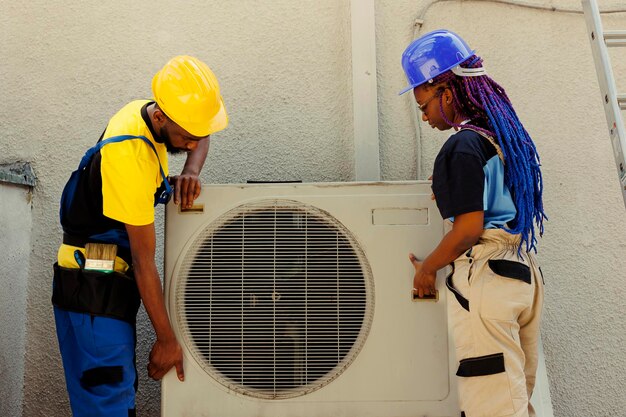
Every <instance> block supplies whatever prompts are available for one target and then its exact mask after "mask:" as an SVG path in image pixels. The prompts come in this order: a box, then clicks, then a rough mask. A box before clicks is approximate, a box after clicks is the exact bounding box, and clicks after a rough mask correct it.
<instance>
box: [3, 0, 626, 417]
mask: <svg viewBox="0 0 626 417" xmlns="http://www.w3.org/2000/svg"><path fill="white" fill-rule="evenodd" d="M431 3H434V4H433V5H432V6H431V7H429V8H426V6H428V5H429V4H431ZM524 3H527V4H535V5H549V6H553V7H567V8H578V9H580V3H579V2H578V0H561V1H556V0H554V1H549V0H545V1H543V0H527V1H524ZM620 3H621V1H617V0H609V1H603V2H602V5H603V7H606V8H615V7H619V6H620ZM422 13H423V16H422ZM418 17H423V18H424V26H423V27H422V28H421V30H420V31H421V33H423V32H425V31H428V30H431V29H435V28H439V27H444V26H447V27H449V28H451V29H453V30H456V31H458V32H459V33H461V34H462V35H463V36H464V37H465V38H466V39H467V40H468V42H470V44H471V45H473V47H474V48H476V49H477V50H478V52H479V53H480V54H481V55H482V56H483V57H484V58H485V61H486V65H487V66H488V70H489V71H490V73H491V74H492V75H493V77H494V78H496V79H497V80H498V81H500V82H501V83H502V84H503V85H504V87H505V88H506V89H507V91H508V93H509V95H510V97H511V99H512V100H513V103H514V105H515V106H516V109H517V110H518V113H519V114H520V116H521V118H522V120H523V121H524V122H525V124H526V127H527V129H528V130H529V132H530V133H531V135H532V136H533V138H534V139H535V141H536V143H537V147H538V149H539V152H540V154H541V156H542V161H543V164H544V177H545V205H546V210H547V212H548V214H549V215H550V216H551V217H550V218H551V220H550V222H549V223H548V224H547V232H546V237H545V238H544V239H543V240H542V242H541V246H540V249H541V254H540V255H541V259H542V261H543V269H544V272H545V273H546V279H547V284H548V287H547V293H546V310H545V320H544V325H543V338H544V343H545V353H546V361H547V366H548V373H549V377H550V381H551V390H552V399H553V403H554V407H555V415H556V416H558V417H570V416H574V417H578V416H580V417H582V416H585V417H587V416H592V417H600V416H611V415H616V416H617V415H622V414H623V410H624V409H626V398H625V397H624V395H623V392H625V391H626V376H625V375H626V372H625V371H626V363H625V359H624V356H623V354H622V353H621V349H622V348H621V346H623V345H624V338H625V336H624V334H626V323H625V322H624V321H623V320H621V318H622V317H621V316H622V314H621V313H623V312H624V311H625V308H624V307H625V304H626V303H625V301H624V299H625V297H624V296H623V291H622V290H621V288H622V287H621V285H620V284H621V283H622V282H621V281H622V280H623V277H624V270H625V269H626V268H625V267H626V265H625V259H626V226H625V222H624V221H625V220H626V211H625V210H624V206H623V203H622V201H621V197H620V194H619V190H618V183H617V179H616V178H615V177H616V173H615V168H614V164H613V159H612V154H611V147H610V144H609V141H608V136H607V133H606V128H605V125H604V123H605V122H604V115H603V113H602V108H601V106H600V98H599V93H598V89H597V82H596V76H595V72H594V68H593V64H592V60H591V51H590V49H589V45H588V41H587V38H586V34H585V24H584V20H583V18H582V15H581V14H576V13H561V12H550V11H541V10H533V9H530V8H522V7H518V6H513V5H503V4H496V3H494V2H491V1H479V2H472V1H464V2H460V1H440V2H429V1H419V0H412V1H410V0H394V1H389V2H387V1H377V2H376V19H377V23H376V36H377V47H378V55H377V66H378V67H377V71H378V89H379V100H378V103H379V121H380V138H381V145H380V146H381V172H382V177H383V178H384V179H386V180H396V179H398V180H399V179H412V178H417V177H418V176H419V177H420V178H425V177H428V175H429V172H430V169H431V168H432V162H433V159H434V156H435V154H436V152H437V150H438V148H439V146H440V145H441V143H442V141H443V140H444V139H445V137H446V134H443V133H440V132H433V131H430V130H428V129H419V130H418V128H417V124H416V123H415V122H414V117H415V116H414V114H413V107H412V104H411V102H410V97H409V96H408V95H407V96H403V97H398V96H397V95H396V93H397V91H399V90H400V89H401V88H402V87H403V86H404V82H405V81H404V78H403V74H402V71H401V69H400V66H399V60H400V54H401V53H402V51H403V49H404V48H405V46H406V45H407V44H408V42H410V40H411V39H412V38H413V37H414V36H415V30H416V28H415V26H414V21H415V19H416V18H418ZM605 25H606V26H607V28H614V29H618V28H621V29H626V14H611V15H607V16H605ZM0 34H1V36H2V39H3V42H2V43H0V56H2V57H3V59H2V60H0V86H1V89H2V92H3V95H4V97H5V100H3V104H2V105H0V126H1V127H2V130H1V131H0V144H1V146H0V149H1V150H2V152H1V153H0V163H1V162H12V161H14V160H29V161H31V162H32V164H33V167H34V169H35V171H36V172H37V174H38V177H39V183H38V186H37V187H36V188H35V192H34V198H33V222H34V223H33V235H32V250H31V260H30V262H31V265H30V274H29V281H28V316H27V317H28V322H27V343H26V346H27V349H26V365H25V378H24V380H25V389H24V403H23V410H24V412H23V415H25V416H40V415H46V416H47V415H54V416H61V415H67V414H68V408H67V397H66V395H65V393H64V383H63V376H62V370H61V367H60V360H59V355H58V351H57V348H56V340H55V336H54V323H53V320H52V317H51V313H52V309H51V307H50V302H49V297H50V280H51V273H50V264H51V262H52V260H53V259H54V257H55V253H56V249H57V246H58V244H59V242H60V234H59V226H58V221H57V210H58V198H59V195H60V192H61V189H62V186H63V184H64V182H65V180H66V179H67V177H68V175H69V173H70V172H71V171H72V170H73V169H74V168H75V166H76V165H77V163H78V161H79V158H80V155H81V154H82V152H83V151H84V150H85V149H86V148H87V147H88V146H89V145H90V144H92V143H93V142H94V141H95V140H96V138H97V137H98V136H99V134H100V133H101V131H102V129H103V128H104V125H105V123H106V120H107V118H108V117H109V116H110V115H111V114H113V113H114V112H115V111H116V110H117V109H118V108H119V107H120V106H122V105H123V104H124V103H125V102H127V101H128V100H130V99H134V98H141V97H148V96H149V95H150V90H149V85H150V79H151V77H152V75H153V73H154V72H155V71H156V70H157V69H158V68H159V67H160V66H161V65H162V64H163V63H164V62H165V61H166V60H167V59H169V58H170V57H171V56H173V55H176V54H179V53H189V54H194V55H197V56H199V57H200V58H202V59H204V60H205V61H206V62H208V63H209V64H210V65H211V66H212V68H213V69H214V70H215V72H216V74H217V76H218V77H219V79H220V81H221V85H222V89H223V95H224V98H225V100H226V104H227V107H228V110H229V114H230V118H231V125H230V127H229V128H228V129H227V130H226V131H224V132H221V133H219V134H217V135H215V138H214V140H213V143H212V145H211V151H210V154H209V158H208V159H207V162H206V165H205V169H204V172H203V180H204V181H205V182H210V183H231V182H241V181H245V180H248V179H254V180H277V179H281V180H292V179H301V180H303V181H328V180H333V181H347V180H351V179H353V170H354V163H353V138H352V101H351V100H352V97H351V93H352V92H351V85H352V84H351V66H350V52H351V45H350V4H349V0H341V1H339V0H321V1H320V0H316V1H313V0H310V1H298V2H294V1H290V0H272V1H270V0H257V1H252V0H243V1H238V2H231V1H223V0H219V1H214V2H203V1H187V2H165V1H150V2H148V1H135V2H124V1H121V0H113V1H109V2H81V1H76V0H74V1H63V2H61V1H58V0H51V1H50V0H49V1H42V0H33V1H30V2H26V3H24V4H18V3H15V2H2V3H0ZM614 56H615V58H614V61H620V62H616V63H617V65H616V67H617V70H616V73H617V74H619V77H620V79H619V81H620V84H621V86H622V89H621V90H622V91H626V79H625V78H624V77H625V76H626V66H625V65H626V59H619V57H620V56H621V57H624V55H619V54H616V55H614ZM422 127H423V126H422ZM420 136H421V140H420V141H419V142H418V138H419V137H420ZM418 143H420V145H419V146H418ZM417 161H419V165H418V163H417ZM181 163H182V161H181V160H180V159H174V161H173V163H172V171H173V172H176V171H178V170H179V169H180V166H181ZM2 198H3V197H2ZM157 228H158V230H161V229H162V217H161V216H159V217H158V219H157ZM161 239H162V236H161V235H159V242H162V240H161ZM159 246H161V245H159ZM161 255H162V254H161V253H159V256H161ZM138 332H139V340H140V345H139V353H138V367H139V370H140V372H141V378H140V389H139V395H138V403H139V404H138V406H139V409H140V411H141V412H142V415H143V416H157V415H158V410H159V389H158V384H156V383H154V382H151V381H150V380H149V379H148V378H147V377H146V375H145V371H144V369H145V364H146V361H147V354H148V350H149V348H150V346H151V342H152V331H151V329H150V326H149V323H148V321H147V318H146V316H145V313H143V312H142V313H141V315H140V318H139V329H138Z"/></svg>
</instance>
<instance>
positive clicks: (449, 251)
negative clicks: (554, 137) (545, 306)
mask: <svg viewBox="0 0 626 417" xmlns="http://www.w3.org/2000/svg"><path fill="white" fill-rule="evenodd" d="M402 67H403V69H404V72H405V74H406V77H407V79H408V82H409V85H408V86H407V87H406V88H405V89H404V90H403V91H402V92H401V94H403V93H405V92H407V91H409V90H412V91H413V95H414V97H415V100H416V102H417V105H418V107H419V110H420V111H421V113H422V120H423V121H424V122H428V123H429V124H430V126H431V127H433V128H436V129H439V130H448V129H454V131H455V132H454V133H453V134H452V135H451V136H450V137H449V138H448V139H447V141H446V142H445V143H444V145H443V146H442V148H441V150H440V151H439V154H438V155H437V158H436V160H435V164H434V169H433V176H432V180H433V185H432V188H433V194H434V198H435V200H436V202H437V207H438V208H439V211H440V213H441V215H442V217H443V218H444V219H450V220H451V221H452V222H453V223H452V229H451V230H450V232H448V233H447V234H446V235H445V236H444V237H443V239H442V240H441V242H440V243H439V245H438V246H437V247H436V248H435V250H433V251H432V253H430V254H429V255H428V256H427V257H426V258H425V259H424V260H423V261H418V260H417V259H416V258H415V255H413V254H410V255H409V258H410V260H411V262H412V263H413V265H414V267H415V276H414V279H413V291H414V293H415V294H416V296H418V297H420V298H421V297H424V296H428V295H431V294H434V292H435V278H436V273H437V271H438V270H439V269H441V268H444V267H445V266H447V265H448V264H451V265H452V267H453V273H452V274H451V275H450V276H449V277H448V278H447V279H446V285H447V287H448V289H449V290H450V291H451V294H452V295H454V299H452V300H451V301H450V302H449V303H448V315H449V323H450V326H451V329H452V332H453V335H454V342H455V346H456V354H457V360H458V361H459V366H458V370H457V376H458V377H459V379H458V386H459V396H460V408H461V410H462V415H463V416H466V417H479V416H485V417H487V416H489V417H497V416H516V417H521V416H533V415H535V413H534V410H533V409H532V406H531V405H530V396H531V394H532V391H533V388H534V384H535V373H536V369H537V341H538V335H539V324H540V318H541V308H542V302H543V277H542V276H541V271H540V269H539V267H538V265H537V261H536V259H535V257H534V252H536V243H537V238H536V233H535V225H536V226H537V227H538V231H539V234H542V233H543V221H544V219H546V216H545V213H544V211H543V203H542V191H543V182H542V178H541V170H540V164H539V156H538V154H537V150H536V148H535V145H534V143H533V141H532V139H531V138H530V136H529V134H528V132H526V129H524V126H523V125H522V123H521V122H520V120H519V118H518V117H517V114H516V113H515V110H514V109H513V106H512V104H511V101H510V100H509V98H508V97H507V95H506V93H505V91H504V89H503V88H502V87H501V86H500V85H498V84H497V83H496V82H495V81H494V80H492V79H491V78H490V77H489V76H488V75H487V73H486V71H485V68H484V67H483V65H482V59H481V58H480V57H478V56H477V55H476V54H475V53H474V51H472V50H471V48H470V47H469V46H468V45H467V43H466V42H465V41H464V40H463V39H461V38H460V37H459V36H458V35H457V34H455V33H453V32H450V31H447V30H437V31H434V32H430V33H427V34H425V35H424V36H422V37H420V38H419V39H417V40H415V41H413V42H412V43H411V44H410V45H409V46H408V47H407V49H406V50H405V52H404V54H403V55H402Z"/></svg>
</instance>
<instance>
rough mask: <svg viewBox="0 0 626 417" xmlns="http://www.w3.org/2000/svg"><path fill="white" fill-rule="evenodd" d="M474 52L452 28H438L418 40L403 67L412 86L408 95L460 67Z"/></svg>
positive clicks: (407, 52) (410, 50) (403, 60)
mask: <svg viewBox="0 0 626 417" xmlns="http://www.w3.org/2000/svg"><path fill="white" fill-rule="evenodd" d="M472 55H474V51H473V50H472V49H471V48H470V47H469V45H468V44H467V43H466V42H465V41H464V40H463V39H461V37H460V36H459V35H457V34H456V33H454V32H451V31H449V30H435V31H432V32H428V33H427V34H425V35H424V36H421V37H419V38H417V39H415V40H414V41H413V42H411V44H410V45H409V46H408V47H407V48H406V49H405V51H404V53H403V54H402V68H403V69H404V73H405V74H406V78H407V80H408V81H409V85H408V86H407V87H406V88H405V89H404V90H402V91H400V93H399V94H404V93H406V92H407V91H409V90H412V89H414V88H415V87H417V86H418V85H422V84H424V83H425V82H428V81H430V80H432V79H433V78H435V77H436V76H438V75H440V74H443V73H444V72H446V71H448V70H450V69H452V68H454V67H456V66H457V65H459V64H460V63H462V62H464V61H466V60H467V59H468V58H470V57H471V56H472Z"/></svg>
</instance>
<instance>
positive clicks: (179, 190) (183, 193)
mask: <svg viewBox="0 0 626 417" xmlns="http://www.w3.org/2000/svg"><path fill="white" fill-rule="evenodd" d="M170 182H171V185H172V187H174V204H180V205H181V207H183V208H190V207H191V206H192V205H193V202H194V200H195V199H196V198H198V196H199V195H200V191H201V190H202V184H200V178H198V176H197V175H190V174H180V175H177V176H175V177H170Z"/></svg>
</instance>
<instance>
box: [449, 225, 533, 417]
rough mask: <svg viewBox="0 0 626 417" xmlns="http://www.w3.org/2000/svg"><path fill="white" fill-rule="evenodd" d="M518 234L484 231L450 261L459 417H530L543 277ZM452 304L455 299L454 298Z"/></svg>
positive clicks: (451, 308) (451, 315)
mask: <svg viewBox="0 0 626 417" xmlns="http://www.w3.org/2000/svg"><path fill="white" fill-rule="evenodd" d="M519 243H520V238H519V235H512V234H509V233H507V232H506V231H504V230H501V229H487V230H485V231H484V232H483V235H482V236H481V237H480V239H479V241H478V243H477V244H476V245H474V246H473V247H472V248H470V249H469V250H468V251H467V252H465V253H464V254H462V255H461V256H459V257H458V258H457V259H456V260H455V261H454V271H453V273H452V274H451V275H450V276H449V277H448V278H447V280H446V281H447V282H446V285H447V286H448V288H449V289H450V291H452V294H453V295H454V298H452V297H451V298H450V300H449V303H448V317H449V320H450V326H451V329H452V333H453V336H454V340H455V346H456V355H457V360H458V361H459V367H458V371H457V375H458V387H459V396H460V407H461V410H462V411H463V412H464V414H463V415H465V416H466V417H504V416H514V417H523V416H524V417H532V416H534V415H535V412H534V410H533V408H532V406H531V404H530V396H531V395H532V391H533V388H534V385H535V374H536V371H537V355H538V353H537V342H538V337H539V324H540V318H541V308H542V303H543V277H542V275H541V271H540V269H539V266H538V265H537V261H536V259H535V257H534V255H533V254H529V253H526V252H524V251H522V252H521V257H520V255H518V247H519ZM455 298H456V299H455Z"/></svg>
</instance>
